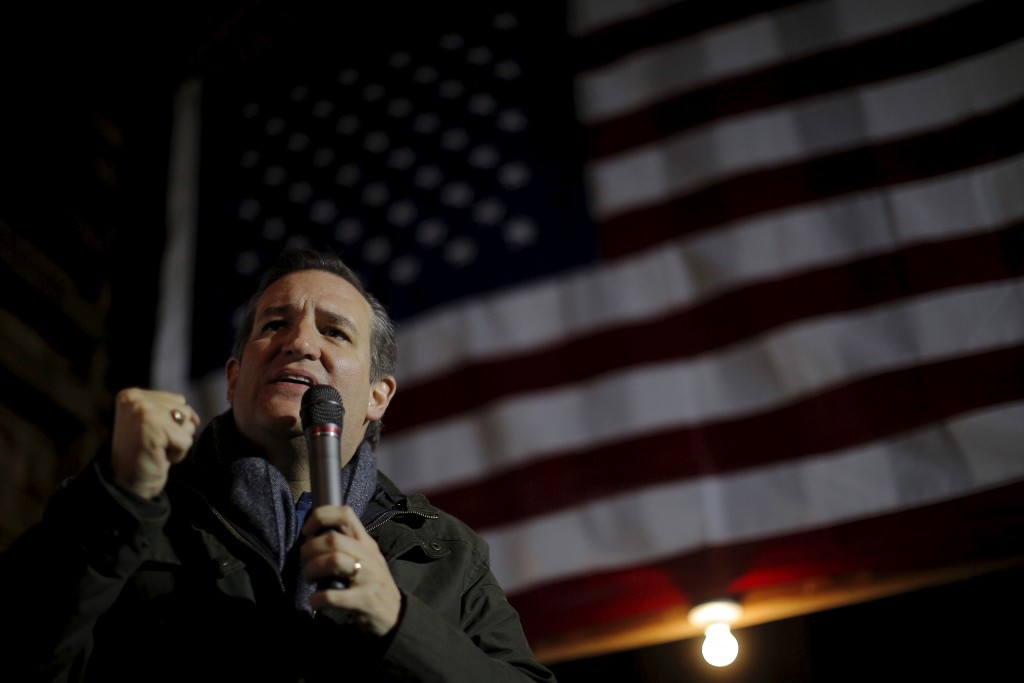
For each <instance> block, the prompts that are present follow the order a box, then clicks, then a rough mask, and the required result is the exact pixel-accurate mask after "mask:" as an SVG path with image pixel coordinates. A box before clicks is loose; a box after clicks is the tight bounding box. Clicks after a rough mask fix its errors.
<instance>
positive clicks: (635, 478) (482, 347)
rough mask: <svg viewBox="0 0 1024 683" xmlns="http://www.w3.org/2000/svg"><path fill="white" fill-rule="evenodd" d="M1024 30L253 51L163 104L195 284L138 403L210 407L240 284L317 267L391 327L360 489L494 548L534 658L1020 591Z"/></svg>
mask: <svg viewBox="0 0 1024 683" xmlns="http://www.w3.org/2000/svg"><path fill="white" fill-rule="evenodd" d="M423 4H425V3H420V4H419V5H423ZM523 5H526V6H525V7H524V6H523ZM1015 5H1016V3H1013V2H1000V1H977V0H905V1H901V2H891V1H889V0H825V1H815V2H808V1H804V2H793V1H784V0H777V1H774V2H771V1H768V0H765V1H763V2H719V1H718V0H689V1H684V2H672V1H671V0H655V1H651V2H644V3H638V2H620V1H618V0H605V1H601V0H573V1H571V2H569V3H568V4H567V5H566V6H563V5H562V4H561V3H518V4H515V3H510V4H508V5H507V6H504V7H503V6H500V4H492V3H475V4H474V5H473V6H472V8H471V9H468V8H467V7H463V6H461V5H460V6H459V7H458V8H457V9H458V11H456V8H454V7H453V8H448V9H447V10H446V9H445V8H443V7H442V8H441V9H438V8H422V7H420V8H419V9H418V11H412V10H410V9H409V8H405V7H404V6H403V14H402V16H401V17H397V16H391V17H389V16H387V12H388V10H387V9H385V12H384V14H383V15H382V16H378V17H375V18H374V19H375V20H374V21H372V22H371V21H366V20H363V21H362V22H361V21H359V20H358V19H360V18H359V17H355V18H350V19H352V21H345V20H344V18H342V17H338V16H330V17H324V18H323V19H322V21H319V22H316V23H315V24H314V25H311V26H307V25H304V24H300V23H299V22H296V24H297V25H300V26H301V28H302V31H301V32H299V33H298V35H299V36H300V38H301V40H299V41H298V42H292V41H290V40H285V39H284V38H283V37H282V36H284V35H285V34H287V31H285V30H284V29H279V30H278V33H276V34H274V36H275V39H276V42H275V43H274V45H273V47H272V48H268V49H266V50H265V51H264V52H263V53H261V54H260V55H259V56H258V57H256V58H253V59H249V60H243V61H242V63H241V64H240V65H238V67H237V68H234V69H228V70H223V71H221V72H218V73H212V74H209V75H208V76H207V77H206V78H205V79H204V80H203V82H202V83H201V90H199V89H187V88H186V89H183V95H182V101H183V105H182V108H181V112H182V114H181V118H180V121H181V123H180V125H179V133H180V135H181V137H180V138H179V140H180V142H179V143H178V144H179V151H178V157H177V159H176V162H175V164H176V165H175V167H174V169H172V172H173V173H174V176H173V177H177V178H183V179H184V180H185V181H187V180H189V179H190V178H192V177H193V175H192V174H190V173H188V169H189V168H190V167H189V164H190V163H196V164H198V165H199V178H200V182H199V184H198V187H195V188H192V189H191V190H189V189H188V183H187V182H182V183H178V184H177V185H176V186H175V187H176V188H177V189H176V190H175V194H174V195H172V209H174V210H175V211H176V213H175V215H176V216H177V217H178V220H177V223H176V225H177V226H178V227H177V228H176V229H175V230H176V231H175V232H173V234H172V242H171V244H170V245H169V247H170V248H169V250H168V257H167V262H166V263H167V265H166V266H165V267H166V269H167V271H168V273H169V275H168V277H170V276H174V277H177V278H179V279H180V277H181V276H182V274H183V273H188V272H189V271H194V275H195V283H196V284H195V291H194V296H192V297H191V298H188V297H186V298H184V299H178V300H176V301H175V300H171V299H167V300H165V302H164V312H165V326H164V332H163V334H162V336H161V337H160V339H159V340H158V347H157V354H156V357H157V359H158V366H157V367H156V369H155V374H154V378H155V379H154V381H155V382H157V383H159V384H160V385H161V386H163V387H166V388H176V387H177V388H181V389H182V390H183V391H187V393H189V394H191V395H193V397H194V400H196V401H199V402H200V405H205V406H206V407H203V408H201V410H202V411H203V412H204V414H205V415H207V416H210V415H213V414H215V413H217V412H219V411H220V410H222V409H223V408H224V407H226V406H225V405H224V404H223V398H222V397H223V384H222V378H221V375H222V367H223V364H224V361H225V360H226V358H227V356H228V355H229V353H230V351H229V349H230V340H231V337H232V335H233V332H234V329H233V325H234V323H235V322H236V321H237V311H238V309H239V307H240V305H241V304H242V303H243V301H244V298H245V296H246V295H247V294H248V293H249V292H250V291H251V290H252V288H253V287H254V285H255V281H254V278H255V276H256V275H257V274H258V272H259V270H260V269H261V268H262V267H263V266H264V265H265V264H266V262H267V260H268V259H269V258H270V257H271V256H272V255H273V254H274V253H275V252H276V251H277V250H279V249H280V248H281V247H282V246H286V245H288V246H313V247H316V248H324V249H330V250H332V251H335V252H337V253H339V254H341V255H342V256H343V257H344V258H345V259H346V260H347V261H348V262H349V263H350V264H351V265H352V266H354V267H355V268H356V269H357V270H358V271H359V272H360V273H361V274H362V275H363V276H364V277H365V278H366V281H367V283H368V285H369V286H370V288H371V290H372V291H374V292H375V293H377V294H378V295H379V296H380V297H381V298H382V299H383V301H384V302H385V303H386V304H387V306H388V307H389V309H390V310H391V311H392V313H393V315H394V316H395V317H396V318H397V320H398V322H399V370H398V393H397V396H396V399H395V402H394V403H393V404H392V406H391V407H390V408H389V410H388V413H387V415H386V416H385V419H384V431H383V438H382V441H381V448H380V451H379V460H380V463H381V468H382V469H383V470H384V471H385V472H387V473H388V474H390V475H391V476H392V477H393V478H394V479H395V480H396V481H397V482H398V483H399V484H400V485H401V486H402V487H403V488H405V489H406V490H420V491H424V492H425V493H427V494H428V496H429V497H430V498H431V500H432V502H434V503H435V504H437V505H439V506H441V507H443V508H445V509H447V510H448V511H450V512H452V513H454V514H456V515H458V516H459V517H461V518H462V519H463V520H464V521H466V522H467V523H469V524H470V525H471V526H473V527H474V528H476V529H477V530H478V531H480V532H481V533H482V534H483V535H484V536H485V537H486V539H487V540H488V541H489V543H490V546H491V552H492V565H493V568H494V571H495V573H496V575H497V576H498V578H499V579H500V580H501V582H502V583H503V585H504V587H505V588H506V590H507V592H508V593H509V596H510V600H511V602H512V603H513V605H514V606H516V608H517V609H518V610H519V612H520V614H521V616H522V618H523V623H524V627H525V628H526V631H527V635H528V636H529V637H530V638H531V640H532V641H533V642H534V643H535V644H536V646H537V649H538V652H539V653H541V654H544V653H556V652H557V651H558V648H557V644H558V643H560V642H566V641H567V640H568V639H571V638H572V637H574V634H581V633H590V634H594V633H599V632H614V631H616V630H622V629H628V628H630V627H631V626H635V625H637V624H642V623H645V620H652V619H656V618H658V617H659V615H664V614H667V613H671V612H672V611H673V610H678V609H682V608H685V607H687V606H689V605H691V604H693V603H694V602H696V601H699V600H702V599H704V598H707V597H715V596H719V595H732V596H740V597H741V598H742V596H744V595H747V594H751V593H753V592H756V591H771V590H774V591H782V592H785V591H786V590H792V591H794V592H800V591H807V590H809V589H808V586H812V585H820V584H821V583H822V582H829V581H832V582H836V581H839V582H841V581H843V580H844V579H848V578H850V577H858V576H859V577H863V576H886V575H891V574H893V573H900V572H915V571H921V570H932V569H940V568H944V567H953V566H963V565H971V564H979V565H980V564H983V563H985V562H989V561H998V560H1002V559H1005V558H1010V557H1019V556H1021V554H1022V551H1024V533H1022V531H1024V525H1022V521H1024V505H1022V501H1024V287H1022V285H1024V279H1022V275H1024V226H1022V217H1024V133H1022V130H1024V128H1022V126H1021V121H1024V76H1022V74H1024V25H1022V24H1021V23H1020V22H1019V21H1016V20H1014V19H1012V18H1011V17H1012V16H1013V15H1015V9H1016V7H1015ZM385 7H387V5H386V4H385ZM395 11H396V12H397V11H398V10H395ZM409 12H412V14H411V15H410V14H409ZM307 18H308V17H307ZM402 27H405V28H402ZM332 35H337V36H344V37H343V38H337V39H331V38H330V36H332ZM190 87H193V88H194V85H193V86H190ZM200 103H201V106H200ZM200 123H201V126H200V125H198V124H200ZM199 129H201V131H202V134H201V138H200V137H199V136H198V134H197V133H196V132H195V131H196V130H199ZM190 131H191V133H190ZM190 134H191V136H192V137H191V138H190V137H189V135H190ZM189 139H191V140H192V141H193V142H195V143H197V145H196V146H195V147H190V146H189V143H188V140H189ZM189 149H198V150H199V152H198V156H196V157H194V158H193V157H190V156H189V154H190V153H189V151H188V150H189ZM190 159H192V161H190ZM200 160H201V161H200ZM193 216H194V217H195V218H196V220H192V218H193ZM182 226H184V228H183V227H182ZM196 227H198V230H197V231H193V229H194V228H196ZM166 291H167V292H168V294H169V295H170V294H171V293H172V292H173V288H167V290H166ZM184 335H191V336H192V337H193V338H194V339H195V343H194V345H193V344H192V343H191V342H182V341H181V338H182V336H184ZM183 343H184V344H185V345H186V347H189V348H192V349H193V353H192V356H191V359H190V367H185V366H182V365H180V354H175V353H170V352H169V350H170V349H174V348H181V346H182V344H183ZM174 363H179V364H178V365H174ZM211 396H212V397H213V398H212V399H210V398H208V397H211ZM204 398H205V403H203V401H204ZM547 646H550V647H547ZM546 647H547V649H545V648H546Z"/></svg>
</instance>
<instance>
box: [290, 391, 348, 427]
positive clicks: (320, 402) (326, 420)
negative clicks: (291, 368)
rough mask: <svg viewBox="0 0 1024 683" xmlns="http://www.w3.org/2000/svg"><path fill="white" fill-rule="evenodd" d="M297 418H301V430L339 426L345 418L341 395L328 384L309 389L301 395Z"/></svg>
mask: <svg viewBox="0 0 1024 683" xmlns="http://www.w3.org/2000/svg"><path fill="white" fill-rule="evenodd" d="M299 417H300V418H302V428H303V429H309V428H310V427H313V426H315V425H325V424H334V425H341V424H342V420H343V419H344V418H345V408H344V406H343V405H342V403H341V394H339V393H338V390H337V389H335V388H334V387H332V386H331V385H330V384H317V385H316V386H312V387H310V388H309V389H307V390H306V393H304V394H303V395H302V407H301V408H300V409H299Z"/></svg>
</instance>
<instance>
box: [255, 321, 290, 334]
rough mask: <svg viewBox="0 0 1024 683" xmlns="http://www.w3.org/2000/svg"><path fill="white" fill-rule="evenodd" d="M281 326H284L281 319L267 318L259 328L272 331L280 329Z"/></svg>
mask: <svg viewBox="0 0 1024 683" xmlns="http://www.w3.org/2000/svg"><path fill="white" fill-rule="evenodd" d="M282 327H284V321H283V320H269V321H267V322H265V323H263V327H262V328H261V329H262V330H263V331H264V332H272V331H273V330H278V329H281V328H282Z"/></svg>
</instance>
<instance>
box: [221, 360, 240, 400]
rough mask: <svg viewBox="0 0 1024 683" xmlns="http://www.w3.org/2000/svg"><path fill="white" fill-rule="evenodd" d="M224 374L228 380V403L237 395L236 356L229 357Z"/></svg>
mask: <svg viewBox="0 0 1024 683" xmlns="http://www.w3.org/2000/svg"><path fill="white" fill-rule="evenodd" d="M224 376H225V377H227V380H228V403H231V402H232V399H233V398H234V396H235V382H236V381H237V380H238V359H236V358H235V357H234V356H232V357H231V358H228V364H227V365H226V366H224Z"/></svg>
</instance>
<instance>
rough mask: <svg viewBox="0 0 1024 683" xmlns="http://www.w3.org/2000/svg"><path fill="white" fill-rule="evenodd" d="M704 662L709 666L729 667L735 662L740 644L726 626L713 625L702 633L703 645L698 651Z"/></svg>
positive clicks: (720, 624)
mask: <svg viewBox="0 0 1024 683" xmlns="http://www.w3.org/2000/svg"><path fill="white" fill-rule="evenodd" d="M700 651H701V653H702V654H703V655H704V661H706V662H707V663H708V664H710V665H711V666H729V665H730V664H732V663H733V662H734V661H736V655H738V654H739V651H740V644H739V643H738V642H736V636H734V635H733V634H732V630H730V629H729V625H728V624H722V623H715V624H711V625H709V626H708V628H707V630H706V631H704V645H703V646H702V647H701V649H700Z"/></svg>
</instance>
